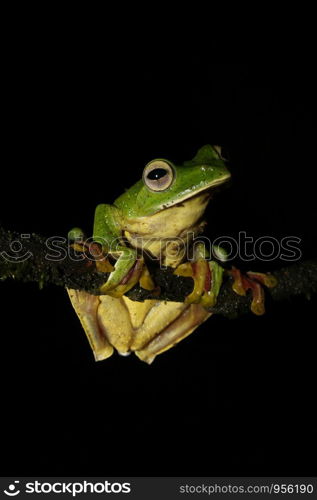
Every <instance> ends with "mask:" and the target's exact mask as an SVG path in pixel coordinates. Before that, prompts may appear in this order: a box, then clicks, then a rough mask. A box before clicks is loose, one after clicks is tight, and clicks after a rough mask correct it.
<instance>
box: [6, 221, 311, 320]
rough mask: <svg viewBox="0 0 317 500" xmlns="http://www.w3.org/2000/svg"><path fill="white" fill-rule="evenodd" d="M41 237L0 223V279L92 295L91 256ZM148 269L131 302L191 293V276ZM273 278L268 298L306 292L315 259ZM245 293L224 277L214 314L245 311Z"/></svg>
mask: <svg viewBox="0 0 317 500" xmlns="http://www.w3.org/2000/svg"><path fill="white" fill-rule="evenodd" d="M54 241H55V243H53V239H52V238H45V237H42V236H39V235H36V234H31V235H21V234H18V233H16V232H11V231H5V230H4V229H3V228H1V227H0V280H5V279H7V278H14V279H16V280H18V281H23V282H30V281H31V282H37V283H39V286H40V288H42V287H43V286H44V285H47V284H54V285H57V286H63V287H65V286H66V287H68V288H74V289H76V290H85V291H87V292H89V293H91V294H94V295H98V294H99V292H98V290H99V288H100V286H101V285H102V284H103V283H104V282H105V281H106V280H107V277H108V274H107V273H100V272H97V271H96V267H95V262H94V260H93V259H90V258H89V257H87V256H85V255H84V254H82V253H78V252H77V253H76V252H75V251H74V250H73V249H72V248H71V247H69V245H68V241H67V239H66V238H58V239H55V240H54ZM149 270H150V273H151V276H152V277H153V279H154V282H155V284H156V285H157V287H158V290H156V291H155V292H154V293H153V292H150V291H148V290H144V289H143V288H141V287H140V286H139V285H137V286H135V287H134V288H133V289H132V290H130V291H129V292H127V294H126V295H127V296H128V297H129V298H130V299H131V300H137V301H143V300H145V299H156V300H167V301H175V302H183V301H184V299H185V297H186V296H187V295H188V294H189V293H190V292H191V291H192V288H193V280H192V278H187V277H182V276H176V275H174V274H173V269H171V268H164V269H161V268H160V267H159V266H157V265H155V264H153V263H149ZM272 274H273V275H274V276H275V277H276V279H277V280H278V284H277V286H276V287H275V288H272V289H267V290H266V293H267V294H268V295H269V296H270V297H271V299H272V300H273V301H281V300H285V299H290V298H291V297H294V296H298V295H305V296H310V295H311V294H313V293H316V291H317V260H310V261H304V262H300V263H296V264H293V265H291V266H288V267H284V268H282V269H280V270H278V271H275V272H274V273H272ZM250 303H251V297H250V295H246V296H245V297H242V296H239V295H237V294H236V293H234V292H233V290H232V279H231V277H230V276H227V277H226V278H225V279H224V283H223V285H222V287H221V290H220V293H219V296H218V300H217V304H216V306H215V307H214V308H213V309H212V311H213V312H214V313H217V314H222V315H224V316H227V317H230V318H232V317H237V316H240V315H242V314H245V313H247V312H249V310H250Z"/></svg>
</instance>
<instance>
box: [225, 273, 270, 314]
mask: <svg viewBox="0 0 317 500" xmlns="http://www.w3.org/2000/svg"><path fill="white" fill-rule="evenodd" d="M229 273H230V274H231V276H232V278H233V285H232V289H233V291H234V292H236V293H237V294H238V295H246V292H247V291H248V290H251V293H252V302H251V311H252V312H253V313H254V314H256V315H258V316H261V315H262V314H264V313H265V306H264V290H263V285H264V286H266V287H268V288H273V287H274V286H276V284H277V280H276V278H275V277H274V276H272V275H271V274H264V273H254V272H252V271H249V272H247V273H246V274H242V273H241V271H240V270H239V269H236V268H235V267H232V270H231V271H229Z"/></svg>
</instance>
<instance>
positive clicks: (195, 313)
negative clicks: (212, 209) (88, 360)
mask: <svg viewBox="0 0 317 500" xmlns="http://www.w3.org/2000/svg"><path fill="white" fill-rule="evenodd" d="M230 178H231V173H230V171H229V170H228V168H227V165H226V161H225V159H224V158H223V156H222V153H221V148H220V147H219V146H212V145H210V144H206V145H205V146H203V147H201V148H200V149H199V150H198V152H197V153H196V155H195V156H194V157H193V158H192V159H191V160H188V161H185V162H184V163H183V164H180V165H179V164H176V163H173V162H172V161H170V160H167V159H165V158H155V159H153V160H151V161H149V162H148V163H147V164H146V165H145V167H144V169H143V175H142V178H141V179H140V180H139V181H137V182H136V183H135V184H134V185H133V186H132V187H130V188H129V189H127V190H126V191H125V192H124V193H123V194H121V195H120V196H119V197H118V198H117V199H116V200H115V201H114V203H113V204H112V205H110V204H103V203H102V204H99V205H98V206H97V207H96V210H95V217H94V224H93V237H92V239H93V242H94V243H95V244H96V245H97V246H98V248H100V249H101V251H100V254H99V255H98V257H97V258H96V267H97V270H99V271H100V272H108V273H109V274H108V278H107V280H106V281H105V283H104V284H103V285H102V286H101V287H100V290H99V294H98V295H93V294H90V293H87V292H86V291H83V290H74V289H67V291H68V294H69V297H70V300H71V302H72V305H73V307H74V309H75V311H76V313H77V315H78V317H79V319H80V322H81V324H82V326H83V329H84V331H85V333H86V335H87V338H88V341H89V343H90V346H91V348H92V350H93V353H94V357H95V360H96V361H101V360H104V359H107V358H109V357H110V356H111V355H112V354H113V353H114V351H117V352H118V353H119V354H121V355H122V356H127V355H129V354H131V353H132V352H133V353H135V354H136V356H137V357H138V358H139V359H141V360H142V361H144V362H146V363H148V364H151V363H152V362H153V361H154V359H155V358H156V356H157V355H159V354H161V353H163V352H165V351H167V350H168V349H170V348H172V347H173V346H175V345H176V344H178V343H179V342H180V341H181V340H183V339H184V338H185V337H187V336H189V335H190V334H191V333H193V332H194V331H195V330H196V329H197V328H198V327H199V326H200V325H201V324H202V323H203V322H204V321H206V320H207V319H208V318H209V317H210V316H211V315H212V307H213V306H214V305H215V303H216V300H217V296H218V294H219V290H220V287H221V283H222V279H223V272H224V268H223V266H222V265H221V264H222V262H224V261H225V260H226V253H225V251H224V250H223V249H222V248H220V247H217V246H214V247H212V255H210V249H207V248H206V245H205V244H204V242H200V241H198V243H197V244H194V243H196V241H195V240H196V239H197V236H199V235H200V234H201V233H202V232H203V229H204V227H205V224H206V221H205V220H204V213H205V211H206V208H207V205H208V203H209V201H210V200H211V198H212V196H213V194H214V192H215V189H216V188H218V187H219V186H221V185H223V184H225V183H227V182H228V181H229V180H230ZM69 239H70V241H71V242H73V243H74V244H75V245H77V248H78V247H80V248H83V247H84V245H83V232H82V230H81V229H79V228H73V229H72V230H71V231H70V232H69ZM189 249H191V250H192V251H191V254H190V257H189V252H188V251H189ZM147 259H150V260H154V261H155V260H156V261H157V262H158V264H159V265H161V266H164V267H171V268H173V269H174V273H175V274H176V275H178V276H190V277H191V278H192V279H193V282H194V284H193V290H192V291H191V293H190V294H189V295H188V296H187V297H186V299H185V300H184V301H183V302H173V301H168V302H167V301H161V300H157V299H155V298H151V299H147V300H144V301H143V302H140V301H133V300H131V299H129V298H128V297H127V296H126V293H127V292H128V291H129V290H130V289H131V288H133V287H134V286H135V285H136V284H139V285H140V286H141V287H142V288H145V289H146V290H153V289H155V283H154V282H153V280H152V278H151V275H150V273H149V270H148V267H147V265H146V261H147ZM257 277H258V276H257ZM233 278H234V290H235V291H236V293H240V294H241V295H242V294H245V291H246V290H247V289H248V287H249V288H251V289H252V291H257V292H258V294H257V298H256V300H257V302H258V304H257V305H258V306H259V304H261V303H262V302H263V297H262V294H261V293H260V292H259V288H258V287H257V286H258V283H257V284H256V285H254V281H253V279H252V278H251V277H249V278H248V277H244V278H243V277H242V275H241V273H240V272H239V271H238V270H234V271H233ZM253 278H254V277H253Z"/></svg>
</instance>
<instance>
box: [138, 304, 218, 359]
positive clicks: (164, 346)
mask: <svg viewBox="0 0 317 500" xmlns="http://www.w3.org/2000/svg"><path fill="white" fill-rule="evenodd" d="M210 316H211V313H210V312H208V311H206V309H205V308H204V307H202V306H201V305H199V304H191V305H189V306H187V308H186V309H185V310H184V311H183V312H182V314H181V315H180V316H178V317H177V318H176V319H175V320H174V321H173V322H172V323H171V324H170V325H168V326H167V327H166V328H165V329H164V330H163V331H162V332H161V333H160V334H159V335H157V337H155V338H154V339H153V340H151V341H150V342H149V343H148V344H147V345H146V346H145V347H143V348H142V349H139V350H136V351H135V354H136V355H137V356H138V358H140V359H141V360H142V361H145V362H146V363H148V364H150V363H152V361H154V359H155V357H156V356H157V355H158V354H161V353H162V352H164V351H167V350H168V349H170V348H171V347H173V346H174V345H175V344H177V343H178V342H180V341H181V340H183V339H184V338H185V337H187V336H188V335H190V334H191V333H192V332H193V331H194V330H195V329H196V328H197V327H198V326H199V325H201V323H203V322H204V321H206V319H208V318H209V317H210Z"/></svg>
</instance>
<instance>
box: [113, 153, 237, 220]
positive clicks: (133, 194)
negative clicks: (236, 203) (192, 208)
mask: <svg viewBox="0 0 317 500" xmlns="http://www.w3.org/2000/svg"><path fill="white" fill-rule="evenodd" d="M229 178H230V173H229V171H228V170H227V168H226V166H225V163H224V161H223V158H222V157H221V152H220V148H218V147H217V146H210V145H209V144H208V145H206V146H203V147H202V148H201V149H200V150H199V151H198V153H197V154H196V156H195V157H194V158H193V159H192V160H190V161H186V162H185V163H184V164H183V165H182V166H176V165H174V164H173V163H172V162H170V161H169V160H165V159H161V158H159V159H155V160H152V161H150V162H149V163H148V164H147V165H146V166H145V168H144V171H143V177H142V180H140V181H138V182H137V183H136V184H135V185H134V186H132V187H131V188H130V189H128V190H127V191H126V192H125V193H124V194H123V195H121V196H120V197H119V198H118V199H117V200H116V201H115V205H116V206H117V207H118V208H119V209H121V210H122V211H123V212H124V213H125V215H126V216H128V217H144V216H149V215H154V214H156V213H157V212H160V211H162V210H165V209H167V208H169V207H172V206H174V205H178V204H185V203H186V200H189V199H192V198H193V197H194V196H196V195H198V194H200V193H203V192H206V193H208V192H210V191H211V190H212V189H213V188H214V187H216V186H218V185H220V184H222V183H224V182H226V181H227V180H229Z"/></svg>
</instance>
